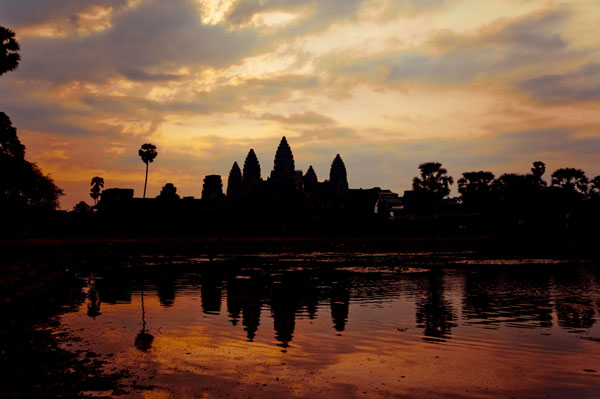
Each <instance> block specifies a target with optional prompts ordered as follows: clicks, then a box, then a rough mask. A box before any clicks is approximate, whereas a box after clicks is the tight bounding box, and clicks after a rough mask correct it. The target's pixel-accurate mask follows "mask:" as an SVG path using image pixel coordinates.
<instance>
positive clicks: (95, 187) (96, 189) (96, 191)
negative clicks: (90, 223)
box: [90, 176, 104, 205]
mask: <svg viewBox="0 0 600 399" xmlns="http://www.w3.org/2000/svg"><path fill="white" fill-rule="evenodd" d="M90 186H92V188H91V189H90V197H92V199H93V200H94V205H98V197H100V191H101V190H102V189H103V188H104V179H103V178H101V177H98V176H95V177H93V178H92V182H91V183H90Z"/></svg>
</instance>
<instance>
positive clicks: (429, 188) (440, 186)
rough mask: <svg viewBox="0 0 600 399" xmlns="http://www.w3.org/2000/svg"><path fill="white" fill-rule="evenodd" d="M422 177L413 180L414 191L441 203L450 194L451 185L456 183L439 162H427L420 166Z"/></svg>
mask: <svg viewBox="0 0 600 399" xmlns="http://www.w3.org/2000/svg"><path fill="white" fill-rule="evenodd" d="M419 169H420V170H421V177H414V178H413V183H412V186H413V190H414V191H416V192H417V193H424V194H428V195H429V196H431V197H432V199H434V200H436V201H441V200H442V199H443V198H444V197H446V196H447V195H448V194H450V185H451V184H452V183H454V179H453V178H452V176H448V171H447V170H446V169H445V168H442V164H441V163H439V162H425V163H422V164H420V165H419Z"/></svg>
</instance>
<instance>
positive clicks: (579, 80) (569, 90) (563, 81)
mask: <svg viewBox="0 0 600 399" xmlns="http://www.w3.org/2000/svg"><path fill="white" fill-rule="evenodd" d="M519 88H520V89H521V90H523V91H525V92H526V93H528V94H529V95H530V96H531V98H532V99H534V100H535V101H537V102H539V103H542V104H570V103H578V102H590V101H591V102H598V101H600V64H596V63H590V64H587V65H584V66H582V67H580V68H579V69H577V70H574V71H571V72H567V73H564V74H557V75H552V74H550V75H543V76H540V77H536V78H533V79H527V80H523V81H522V82H521V83H520V84H519Z"/></svg>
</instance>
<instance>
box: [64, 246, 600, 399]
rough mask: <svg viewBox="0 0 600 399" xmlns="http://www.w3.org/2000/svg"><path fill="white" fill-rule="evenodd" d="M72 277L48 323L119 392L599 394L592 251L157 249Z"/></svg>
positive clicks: (597, 287) (599, 315)
mask: <svg viewBox="0 0 600 399" xmlns="http://www.w3.org/2000/svg"><path fill="white" fill-rule="evenodd" d="M81 279H83V280H84V282H85V287H84V289H83V290H84V293H85V300H84V301H83V302H82V303H81V305H80V306H79V308H78V310H77V311H75V312H70V313H66V314H64V315H62V316H61V318H60V325H59V326H58V327H57V332H60V333H63V334H64V333H66V334H68V336H69V337H71V338H70V339H69V340H68V341H65V342H63V344H62V345H64V346H65V347H66V348H68V349H69V350H77V349H84V350H86V351H92V352H93V353H95V354H97V355H98V356H99V357H101V358H102V359H108V363H107V364H106V366H105V369H106V371H107V372H111V371H114V370H119V369H127V370H129V372H130V376H129V377H127V378H130V379H132V380H134V381H135V383H134V389H130V390H128V391H127V392H125V393H123V395H124V397H134V398H221V397H247V398H261V397H265V398H267V397H268V398H274V397H279V398H293V397H298V398H317V397H318V398H362V397H370V398H377V397H382V398H389V397H395V398H421V397H424V398H442V397H443V398H498V397H501V398H510V397H514V398H547V397H551V398H599V397H600V267H598V266H597V265H595V264H592V263H587V262H581V261H565V260H552V259H520V260H512V259H489V258H485V259H481V258H480V259H478V258H475V257H474V256H473V257H472V256H470V255H469V254H464V253H462V254H456V253H447V254H435V256H434V255H433V254H426V253H420V254H412V253H404V254H398V253H380V254H360V253H359V254H353V256H352V258H348V257H346V256H345V255H343V254H336V253H305V254H297V253H296V254H285V253H279V254H262V255H261V254H259V255H253V256H248V257H245V258H236V259H235V260H234V259H225V258H223V259H219V258H216V259H206V258H192V257H179V258H178V257H172V256H170V257H164V258H161V257H147V258H136V259H135V260H132V261H131V264H127V262H125V265H120V266H119V267H107V268H102V269H99V270H98V271H94V272H92V273H89V274H88V275H82V276H81ZM117 393H118V392H117ZM88 394H93V395H99V396H102V395H108V396H111V395H112V396H117V395H116V394H115V392H113V393H112V394H111V393H110V392H95V393H92V392H88Z"/></svg>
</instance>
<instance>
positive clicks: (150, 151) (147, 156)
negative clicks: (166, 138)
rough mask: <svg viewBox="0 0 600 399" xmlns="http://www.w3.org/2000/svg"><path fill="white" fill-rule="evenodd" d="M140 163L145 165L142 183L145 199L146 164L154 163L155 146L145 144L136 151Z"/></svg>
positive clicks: (146, 182)
mask: <svg viewBox="0 0 600 399" xmlns="http://www.w3.org/2000/svg"><path fill="white" fill-rule="evenodd" d="M138 154H139V156H140V157H141V158H142V161H143V162H144V163H145V164H146V180H145V181H144V198H146V186H147V184H148V164H149V163H150V162H152V161H154V158H156V156H157V155H158V153H157V152H156V146H155V145H154V144H150V143H146V144H142V147H141V148H140V150H139V151H138Z"/></svg>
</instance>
